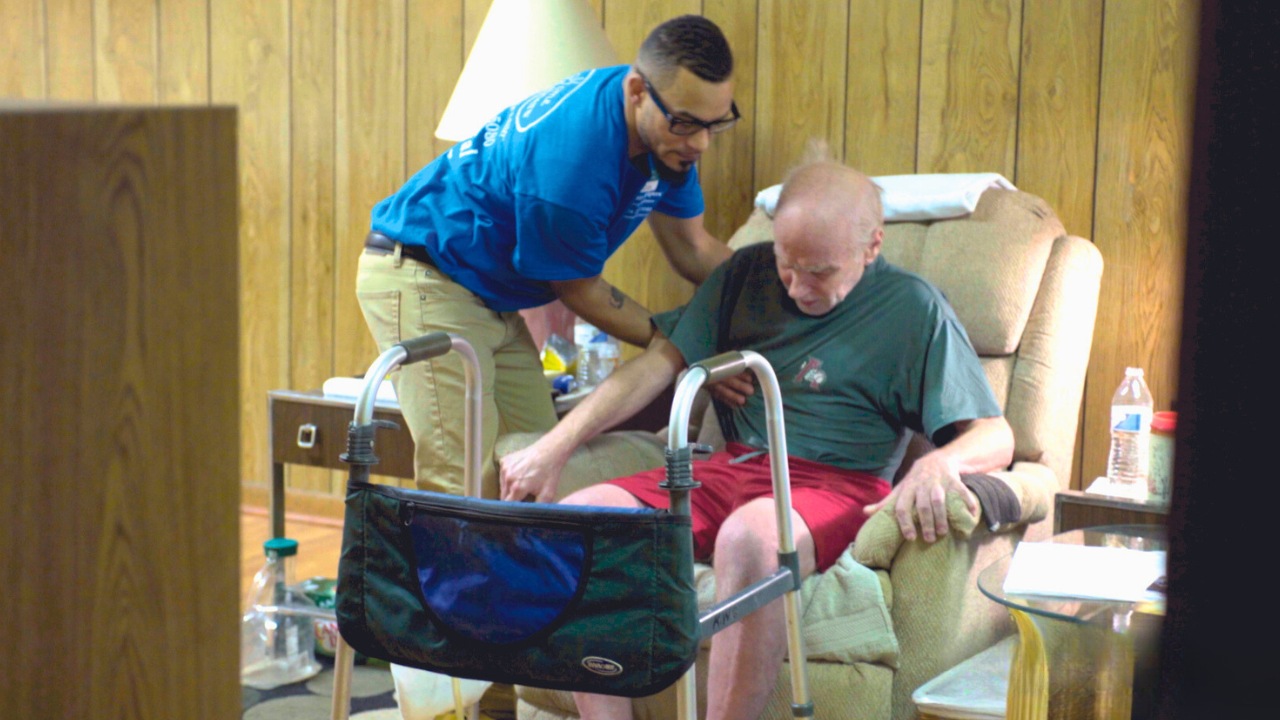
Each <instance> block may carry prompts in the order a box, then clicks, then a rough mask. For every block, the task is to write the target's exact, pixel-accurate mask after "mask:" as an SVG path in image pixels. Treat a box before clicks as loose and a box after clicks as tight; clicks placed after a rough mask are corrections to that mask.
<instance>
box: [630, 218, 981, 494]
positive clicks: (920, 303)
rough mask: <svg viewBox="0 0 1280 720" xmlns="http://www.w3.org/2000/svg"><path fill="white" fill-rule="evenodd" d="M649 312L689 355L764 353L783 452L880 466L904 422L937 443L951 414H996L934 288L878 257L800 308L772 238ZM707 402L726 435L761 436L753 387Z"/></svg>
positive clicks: (891, 458) (750, 440) (896, 444)
mask: <svg viewBox="0 0 1280 720" xmlns="http://www.w3.org/2000/svg"><path fill="white" fill-rule="evenodd" d="M653 321H654V324H655V325H656V326H657V328H658V329H659V330H660V331H661V332H662V333H663V334H664V335H666V336H667V337H668V338H669V339H670V340H671V342H672V343H673V344H674V345H675V346H676V348H677V349H678V350H679V351H680V353H681V354H682V355H683V356H684V359H685V361H686V362H687V363H689V364H690V365H692V364H693V363H696V362H698V361H699V360H703V359H706V358H708V357H711V356H713V355H716V354H719V353H722V352H729V351H731V350H754V351H755V352H757V353H759V354H760V355H762V356H764V358H765V359H766V360H768V361H769V364H770V365H771V366H772V367H773V371H774V373H775V374H776V375H777V377H778V384H779V387H780V389H781V392H782V404H783V417H784V421H785V429H786V439H787V453H788V454H789V455H792V456H796V457H802V458H806V459H809V460H815V461H818V462H822V463H826V464H828V465H835V466H837V467H842V468H847V469H850V470H861V471H864V472H869V473H873V474H878V475H881V476H882V477H886V476H891V474H892V471H893V469H894V466H896V464H897V462H898V460H899V459H900V444H901V442H902V440H903V439H904V437H905V430H907V429H911V430H915V431H917V432H923V433H924V434H925V435H926V436H927V437H929V438H930V439H931V440H932V441H933V442H934V443H935V444H938V445H942V444H944V443H946V442H947V441H949V440H950V439H951V438H950V433H949V432H947V430H948V426H950V425H951V424H952V423H955V422H958V421H962V420H972V419H976V418H982V417H995V416H999V415H1000V414H1001V410H1000V405H999V404H998V403H997V402H996V399H995V395H994V393H992V391H991V386H990V385H989V384H988V382H987V377H986V374H985V373H984V372H983V370H982V365H981V364H980V363H979V361H978V356H977V353H976V352H974V349H973V345H972V344H971V343H970V342H969V337H968V335H967V334H966V333H965V331H964V328H963V327H962V326H961V325H960V321H959V320H958V319H957V318H956V316H955V311H953V310H952V309H951V306H950V305H949V304H948V303H947V301H946V299H945V298H944V297H943V296H942V293H941V292H940V291H938V289H937V288H935V287H933V286H932V285H930V284H929V283H928V282H926V281H925V280H924V279H922V278H920V277H919V276H916V275H914V274H912V273H909V272H907V271H905V270H902V269H900V268H897V267H894V266H893V265H890V264H889V263H888V262H886V261H885V260H884V258H877V259H876V260H875V261H874V262H873V263H871V265H869V266H868V267H867V269H866V273H865V274H864V275H863V277H862V279H861V280H860V281H859V282H858V284H857V285H856V286H854V288H853V290H852V291H850V292H849V294H848V296H846V297H845V299H844V300H842V301H841V302H840V303H839V304H838V305H837V306H836V307H835V308H834V309H833V310H832V311H831V312H829V313H827V314H826V315H824V316H822V317H810V316H808V315H805V314H804V313H802V312H801V311H800V309H799V308H798V307H797V306H796V304H795V302H794V301H793V300H792V299H791V298H790V297H788V296H787V291H786V288H785V287H784V286H783V285H782V282H781V281H780V280H779V279H778V272H777V268H776V264H775V261H774V254H773V246H772V244H769V243H764V244H759V245H752V246H749V247H747V248H744V249H742V250H740V251H738V252H737V253H735V254H734V255H733V257H732V258H730V259H729V260H728V261H727V262H725V263H724V264H723V265H721V266H720V267H719V268H717V269H716V271H715V272H714V273H712V275H711V276H710V277H709V278H708V279H707V281H706V282H704V283H703V284H702V285H701V286H700V287H699V288H698V290H697V292H696V293H695V294H694V297H693V299H692V300H691V301H690V302H689V304H688V305H686V306H684V307H683V308H679V309H676V310H672V311H671V312H667V313H662V314H660V315H656V316H654V318H653ZM717 412H718V414H719V417H720V421H721V425H722V426H723V430H724V433H725V437H726V438H727V439H730V440H737V441H738V442H743V443H746V444H748V445H753V446H756V447H760V448H764V447H766V446H767V444H768V443H767V440H766V438H767V437H768V435H767V429H766V428H767V425H766V423H765V408H764V399H763V394H762V393H760V392H759V391H757V392H756V393H755V394H754V395H752V396H751V397H750V399H748V401H747V404H746V406H745V407H743V408H740V409H732V410H730V409H728V408H726V407H723V406H718V407H717Z"/></svg>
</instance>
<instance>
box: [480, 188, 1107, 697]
mask: <svg viewBox="0 0 1280 720" xmlns="http://www.w3.org/2000/svg"><path fill="white" fill-rule="evenodd" d="M771 227H772V226H771V220H770V219H769V217H768V216H767V215H765V214H764V212H763V211H761V210H758V209H757V210H756V211H755V213H754V214H753V215H752V216H751V218H750V219H749V220H748V221H747V222H746V223H745V224H744V225H743V226H742V227H741V228H739V230H738V232H737V233H735V235H734V237H733V239H732V240H731V243H730V244H731V245H732V246H734V247H735V248H738V247H742V246H744V245H747V244H750V243H753V242H764V241H771V240H772V233H771ZM883 252H884V255H885V257H886V258H887V259H888V260H889V261H890V262H892V263H894V264H896V265H899V266H901V267H904V268H906V269H908V270H912V271H914V272H916V273H919V274H920V275H922V276H923V277H925V278H926V279H928V280H929V281H931V282H933V283H934V284H935V285H937V286H938V287H939V288H940V289H941V290H942V291H943V292H944V293H945V294H946V296H947V297H948V299H949V300H950V301H951V303H952V305H953V306H954V307H955V309H956V313H957V314H958V315H959V317H960V320H961V321H962V322H963V323H964V325H965V327H966V329H967V330H968V332H969V335H970V338H971V340H972V341H973V343H974V346H975V348H976V349H977V350H978V353H979V355H980V356H981V358H982V363H983V366H984V368H985V370H986V372H987V376H988V378H989V379H990V381H991V384H992V386H993V388H994V389H995V392H996V396H997V398H998V399H999V401H1000V402H1001V404H1002V405H1003V407H1004V408H1005V415H1006V417H1007V418H1008V420H1009V423H1010V424H1011V425H1012V426H1013V431H1014V435H1015V439H1016V447H1015V454H1014V464H1013V466H1012V468H1010V469H1008V470H1005V471H1002V472H999V473H995V474H996V475H997V476H998V477H999V478H1001V479H1002V480H1003V481H1004V482H1006V483H1007V484H1008V485H1009V486H1010V487H1011V488H1012V489H1013V491H1014V492H1015V494H1017V495H1018V497H1019V499H1020V501H1021V502H1022V519H1021V522H1019V523H1015V524H1012V525H1007V526H1004V527H1002V528H1000V529H999V531H997V532H992V531H989V530H988V529H987V527H986V524H985V523H983V522H980V520H979V518H975V517H973V516H972V515H970V514H969V513H968V511H967V510H966V509H965V508H964V505H963V503H962V502H961V501H960V499H959V498H958V497H952V498H949V517H950V518H951V524H952V528H953V532H952V533H951V534H950V535H948V536H947V537H946V538H945V539H943V540H940V541H938V542H936V543H934V544H932V545H929V544H926V543H924V542H923V541H913V542H905V541H904V540H903V538H902V535H901V533H900V532H899V531H898V528H897V524H896V523H895V522H894V520H893V518H892V516H891V515H890V514H889V509H886V510H884V511H882V512H881V513H878V514H877V515H876V516H874V517H872V518H870V519H868V521H867V524H866V525H865V526H864V527H863V528H862V530H861V532H860V533H859V535H858V538H857V540H856V541H855V543H854V545H853V546H852V548H851V549H850V550H849V551H848V553H850V554H851V559H850V558H842V562H844V561H845V560H850V562H851V561H852V560H856V561H857V563H860V564H861V565H863V566H866V567H868V568H872V569H873V570H875V572H876V575H877V576H878V577H879V579H880V585H881V586H882V589H883V602H884V603H885V605H886V606H887V608H888V612H889V616H890V618H891V623H892V628H891V632H892V635H895V636H896V644H897V649H898V652H897V656H896V667H895V666H894V665H895V663H894V662H893V660H894V658H893V657H892V655H881V656H878V659H877V661H874V662H872V661H859V662H852V663H841V662H823V661H817V660H814V659H812V658H811V659H810V661H809V674H810V685H811V688H812V691H813V699H814V702H815V704H816V708H817V710H816V712H817V717H819V718H840V719H846V718H888V717H892V718H895V720H896V719H899V718H911V717H915V716H916V712H915V707H914V706H913V704H912V703H911V699H910V697H911V693H912V691H913V690H915V688H916V687H918V686H920V685H921V684H923V683H924V682H926V681H927V680H929V679H930V678H932V677H934V676H935V675H938V674H939V673H941V672H942V671H943V670H945V669H947V668H949V667H951V666H953V665H955V664H956V663H958V662H960V661H962V660H964V659H965V658H967V657H969V656H971V655H973V654H975V653H977V652H979V651H980V650H982V649H984V648H986V647H988V646H990V645H992V644H993V643H995V642H996V641H998V640H999V639H1000V638H1001V637H1003V636H1005V635H1007V634H1009V633H1010V632H1012V627H1011V626H1010V623H1009V619H1008V616H1007V614H1006V613H1005V612H1004V611H1003V609H1002V608H1001V607H1000V606H998V605H996V604H995V603H994V602H992V601H990V600H988V599H987V598H985V597H984V596H983V595H982V594H981V593H980V592H979V591H978V589H977V576H978V573H979V572H980V571H981V570H982V569H983V568H985V567H986V566H987V565H988V564H989V563H991V562H992V561H994V560H995V559H996V558H998V557H1000V556H1001V555H1003V554H1005V553H1008V552H1011V551H1012V549H1013V546H1014V544H1016V543H1017V542H1018V541H1019V540H1020V539H1022V538H1023V537H1043V536H1047V535H1048V534H1049V533H1050V528H1051V527H1052V518H1051V517H1050V513H1051V512H1052V506H1053V503H1052V500H1053V494H1054V493H1055V492H1056V491H1057V490H1058V489H1060V488H1066V487H1067V486H1068V483H1069V479H1070V475H1071V462H1072V451H1073V448H1074V445H1075V435H1076V426H1077V419H1078V415H1079V410H1080V401H1081V396H1082V392H1083V386H1084V376H1085V369H1086V366H1087V364H1088V359H1089V349H1090V343H1091V341H1092V337H1093V325H1094V318H1095V315H1096V310H1097V300H1098V286H1099V281H1100V278H1101V274H1102V259H1101V256H1100V255H1099V253H1098V251H1097V249H1096V248H1095V247H1094V246H1093V245H1092V244H1091V243H1089V242H1088V241H1086V240H1084V239H1081V238H1078V237H1072V236H1068V235H1067V234H1066V232H1065V231H1064V229H1063V227H1062V224H1061V223H1060V222H1059V221H1058V219H1057V217H1056V216H1055V215H1054V213H1053V211H1052V210H1051V209H1050V208H1049V207H1048V206H1047V205H1046V204H1045V203H1044V201H1042V200H1041V199H1040V198H1037V197H1035V196H1033V195H1030V194H1027V193H1023V192H1019V191H1010V190H998V189H993V190H988V191H987V192H986V193H985V194H984V195H983V197H982V199H981V201H980V202H979V204H978V207H977V209H976V210H975V211H974V212H973V214H972V215H970V216H968V217H965V218H957V219H951V220H943V221H936V222H933V223H894V224H891V225H889V226H887V227H886V232H885V242H884V250H883ZM702 431H703V433H702V435H703V438H701V439H705V436H707V435H710V434H718V428H715V427H708V426H707V424H705V423H704V426H703V428H702ZM530 441H531V438H530V437H528V436H520V437H512V436H509V437H505V438H502V439H500V440H499V448H498V451H499V453H500V454H501V453H502V452H505V451H509V450H511V449H513V448H515V447H520V446H523V445H526V444H527V443H528V442H530ZM925 445H926V444H925V443H924V441H923V440H918V442H917V443H915V447H916V448H917V449H919V448H922V447H924V446H925ZM661 446H662V440H661V439H659V438H654V437H653V436H650V435H647V434H644V433H612V434H606V435H602V436H600V437H598V438H596V439H595V440H593V441H592V442H591V443H589V444H588V447H585V448H583V449H581V450H580V451H579V453H578V455H577V456H575V457H574V459H573V460H571V461H570V466H569V467H567V468H566V471H565V474H564V476H563V477H562V483H561V488H560V489H561V493H562V494H567V493H569V492H571V491H572V490H574V489H576V488H578V487H582V486H584V485H586V484H590V483H591V482H596V481H599V480H602V479H605V478H608V477H613V476H617V475H622V474H626V473H629V472H634V471H637V470H640V469H644V468H646V467H657V466H659V465H661V464H662V453H661ZM910 459H911V456H910V455H909V456H908V459H907V463H909V462H910ZM905 466H906V463H904V467H905ZM839 572H842V570H841V564H839V563H838V564H837V567H835V568H832V569H831V570H829V571H828V574H830V573H839ZM861 572H863V573H865V572H866V571H865V570H861ZM819 579H820V578H810V579H809V580H808V581H807V583H806V592H808V593H809V598H810V600H809V601H810V602H813V603H818V602H821V601H823V600H824V599H825V600H833V598H823V597H822V596H821V593H824V592H826V593H842V592H844V591H842V590H841V587H842V584H841V583H840V582H827V583H824V584H822V585H821V587H820V589H818V590H816V591H815V590H813V589H811V588H812V587H819V586H817V585H814V583H815V581H817V580H819ZM831 579H838V578H831ZM704 590H705V591H708V592H709V589H706V588H704ZM815 592H816V593H818V595H817V596H815ZM842 599H843V598H834V600H836V601H839V600H842ZM705 660H706V657H705V651H704V653H703V655H702V656H701V658H700V660H699V667H700V668H701V669H702V670H705ZM788 678H789V676H788V670H787V668H786V667H785V666H784V667H783V669H782V672H781V674H780V675H779V681H778V684H777V686H776V687H775V689H774V694H773V697H772V698H771V699H770V704H769V707H768V709H767V710H766V712H765V714H764V715H763V717H767V718H779V719H780V718H789V717H791V712H790V709H789V707H788V702H789V700H790V687H789V680H788ZM699 682H700V683H702V682H705V679H704V676H703V675H702V674H701V673H700V677H699ZM517 696H518V698H519V717H520V718H522V720H553V719H554V720H562V719H564V718H573V717H577V715H576V713H575V712H574V709H573V703H572V699H571V698H570V697H569V695H568V694H567V693H560V692H552V691H544V690H538V689H532V688H519V689H518V690H517ZM698 698H699V703H700V705H701V704H702V703H704V702H705V698H706V692H705V688H700V689H699V695H698ZM636 709H637V717H640V718H652V719H654V720H660V719H661V720H665V719H667V718H673V717H675V716H676V713H675V710H674V690H673V689H668V690H667V691H665V692H664V693H661V694H659V695H658V696H655V697H653V698H645V699H642V700H638V701H636Z"/></svg>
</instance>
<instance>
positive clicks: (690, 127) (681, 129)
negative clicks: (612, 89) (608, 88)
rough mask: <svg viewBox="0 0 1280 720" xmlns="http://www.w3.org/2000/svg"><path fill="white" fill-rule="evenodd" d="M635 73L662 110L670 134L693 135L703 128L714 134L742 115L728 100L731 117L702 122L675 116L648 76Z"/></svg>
mask: <svg viewBox="0 0 1280 720" xmlns="http://www.w3.org/2000/svg"><path fill="white" fill-rule="evenodd" d="M636 74H637V75H639V76H640V79H641V80H643V81H644V89H645V90H648V91H649V97H651V98H653V104H654V105H657V106H658V110H659V111H661V112H662V115H663V117H665V118H666V119H667V122H668V123H669V124H670V127H669V128H668V129H669V130H670V131H671V134H672V135H694V134H696V133H698V132H699V131H701V130H704V129H705V130H706V131H707V132H709V133H711V134H712V135H715V134H717V133H722V132H724V131H725V130H728V129H729V128H731V127H733V126H734V125H735V124H737V122H738V120H739V119H740V118H741V117H742V115H740V114H739V113H738V103H736V102H734V101H732V100H730V101H729V111H730V112H732V113H733V117H731V118H724V119H722V120H712V121H711V122H703V121H702V120H698V119H697V118H678V117H675V116H674V115H672V114H671V113H670V112H667V106H666V105H663V104H662V98H661V97H659V96H658V91H657V90H654V89H653V85H651V84H650V83H649V78H647V77H645V76H644V74H643V73H641V72H640V71H639V70H637V71H636Z"/></svg>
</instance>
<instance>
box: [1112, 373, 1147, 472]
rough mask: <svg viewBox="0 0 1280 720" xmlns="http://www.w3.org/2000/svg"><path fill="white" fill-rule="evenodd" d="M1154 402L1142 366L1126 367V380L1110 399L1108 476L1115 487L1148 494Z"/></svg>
mask: <svg viewBox="0 0 1280 720" xmlns="http://www.w3.org/2000/svg"><path fill="white" fill-rule="evenodd" d="M1153 407H1154V403H1153V402H1152V398H1151V390H1149V389H1148V388H1147V383H1146V380H1144V379H1143V372H1142V368H1133V367H1131V368H1125V371H1124V380H1122V381H1121V382H1120V387H1118V388H1116V392H1115V395H1113V396H1112V398H1111V452H1110V454H1109V455H1108V456H1107V479H1108V480H1109V481H1110V482H1111V484H1112V486H1114V487H1117V488H1120V489H1131V490H1133V491H1134V492H1135V493H1136V494H1141V495H1146V491H1147V476H1148V472H1149V468H1150V463H1151V416H1152V408H1153Z"/></svg>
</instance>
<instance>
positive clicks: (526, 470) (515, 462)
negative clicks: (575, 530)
mask: <svg viewBox="0 0 1280 720" xmlns="http://www.w3.org/2000/svg"><path fill="white" fill-rule="evenodd" d="M567 460H568V458H562V457H560V455H559V454H558V453H554V452H548V451H547V450H545V449H544V448H542V447H541V443H534V444H533V445H530V446H529V447H527V448H525V449H523V450H516V451H515V452H512V453H508V454H506V455H504V456H502V457H501V458H499V459H498V463H499V465H500V473H499V477H498V480H499V483H500V486H501V492H502V494H501V497H502V499H503V500H515V501H520V500H528V499H533V500H536V501H537V502H554V501H555V499H556V489H557V488H558V487H559V485H560V472H561V471H562V470H564V465H565V462H566V461H567Z"/></svg>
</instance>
